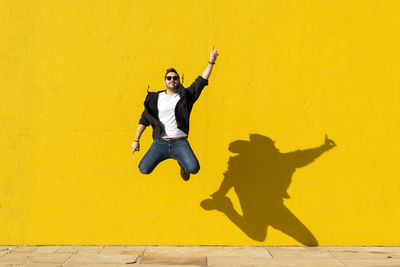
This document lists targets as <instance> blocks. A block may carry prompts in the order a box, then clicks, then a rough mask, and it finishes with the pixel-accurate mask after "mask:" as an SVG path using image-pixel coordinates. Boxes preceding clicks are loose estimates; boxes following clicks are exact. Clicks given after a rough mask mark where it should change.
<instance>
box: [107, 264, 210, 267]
mask: <svg viewBox="0 0 400 267" xmlns="http://www.w3.org/2000/svg"><path fill="white" fill-rule="evenodd" d="M127 266H129V265H127ZM127 266H125V267H127ZM204 266H208V265H204ZM105 267H106V266H105ZM137 267H199V265H186V264H178V265H175V264H138V265H137Z"/></svg>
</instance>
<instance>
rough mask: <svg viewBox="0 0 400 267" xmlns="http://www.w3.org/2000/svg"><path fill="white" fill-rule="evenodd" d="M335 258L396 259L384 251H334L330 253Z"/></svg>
mask: <svg viewBox="0 0 400 267" xmlns="http://www.w3.org/2000/svg"><path fill="white" fill-rule="evenodd" d="M331 253H332V254H334V255H335V256H336V257H338V258H341V259H388V258H396V256H395V255H393V254H392V253H390V252H385V251H351V250H348V251H334V252H331Z"/></svg>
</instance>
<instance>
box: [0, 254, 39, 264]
mask: <svg viewBox="0 0 400 267" xmlns="http://www.w3.org/2000/svg"><path fill="white" fill-rule="evenodd" d="M32 255H33V254H32V253H8V254H6V255H3V256H1V257H0V263H25V262H27V261H28V260H29V257H30V256H32Z"/></svg>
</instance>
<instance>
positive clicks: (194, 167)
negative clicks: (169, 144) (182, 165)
mask: <svg viewBox="0 0 400 267" xmlns="http://www.w3.org/2000/svg"><path fill="white" fill-rule="evenodd" d="M199 171H200V165H199V164H198V163H197V164H194V165H192V166H189V168H187V169H186V171H185V172H186V173H191V174H196V173H198V172H199Z"/></svg>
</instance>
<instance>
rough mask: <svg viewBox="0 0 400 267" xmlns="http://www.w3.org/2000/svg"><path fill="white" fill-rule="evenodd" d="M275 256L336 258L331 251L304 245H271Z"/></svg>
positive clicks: (269, 249) (270, 248)
mask: <svg viewBox="0 0 400 267" xmlns="http://www.w3.org/2000/svg"><path fill="white" fill-rule="evenodd" d="M268 251H269V252H270V253H271V255H272V257H273V258H297V259H302V258H334V256H333V255H332V253H331V252H329V251H323V250H317V249H306V248H304V247H303V248H302V247H269V248H268Z"/></svg>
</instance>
